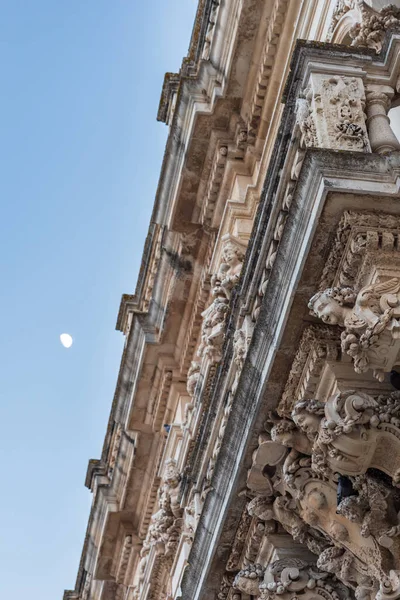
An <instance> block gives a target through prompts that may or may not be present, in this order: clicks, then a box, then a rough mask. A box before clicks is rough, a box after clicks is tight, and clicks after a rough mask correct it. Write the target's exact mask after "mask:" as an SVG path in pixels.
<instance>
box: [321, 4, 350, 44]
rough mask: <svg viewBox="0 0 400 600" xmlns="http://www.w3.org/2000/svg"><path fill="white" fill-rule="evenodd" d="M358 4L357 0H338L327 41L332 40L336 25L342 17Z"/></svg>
mask: <svg viewBox="0 0 400 600" xmlns="http://www.w3.org/2000/svg"><path fill="white" fill-rule="evenodd" d="M355 5H356V0H338V1H337V2H336V6H335V9H334V11H333V14H332V17H331V23H330V25H329V30H328V33H327V36H326V41H327V42H330V41H332V36H333V33H334V31H335V28H336V25H337V24H338V23H339V21H340V19H341V18H342V17H343V16H344V15H345V14H346V13H347V12H349V11H350V10H352V9H353V8H354V7H355Z"/></svg>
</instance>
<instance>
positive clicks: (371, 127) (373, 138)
mask: <svg viewBox="0 0 400 600" xmlns="http://www.w3.org/2000/svg"><path fill="white" fill-rule="evenodd" d="M393 94H394V91H393V89H392V88H390V87H388V86H379V85H371V86H368V87H367V127H368V134H369V141H370V144H371V149H372V152H377V153H378V154H386V153H387V152H392V151H393V150H399V149H400V144H399V142H398V140H397V138H396V136H395V135H394V133H393V131H392V128H391V127H390V119H389V117H388V116H387V113H388V111H389V108H390V102H391V99H392V97H393Z"/></svg>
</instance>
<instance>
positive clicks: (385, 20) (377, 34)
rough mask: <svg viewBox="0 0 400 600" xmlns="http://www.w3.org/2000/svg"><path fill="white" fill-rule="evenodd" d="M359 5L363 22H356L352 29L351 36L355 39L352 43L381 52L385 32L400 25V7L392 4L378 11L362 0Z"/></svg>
mask: <svg viewBox="0 0 400 600" xmlns="http://www.w3.org/2000/svg"><path fill="white" fill-rule="evenodd" d="M358 5H359V9H360V11H361V23H356V24H355V25H354V26H353V27H352V28H351V29H350V37H351V38H352V40H353V41H352V44H351V45H352V46H365V47H367V48H372V49H373V50H376V52H380V51H381V50H382V43H383V39H384V37H385V32H386V31H387V30H388V29H389V28H391V27H398V26H399V25H400V9H399V8H397V7H396V6H394V5H393V4H390V5H389V6H385V7H384V8H383V9H382V10H381V11H380V13H377V12H375V11H374V10H372V9H370V8H369V7H368V6H367V5H366V4H365V3H364V2H362V1H361V0H358Z"/></svg>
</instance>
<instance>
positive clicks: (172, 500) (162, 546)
mask: <svg viewBox="0 0 400 600" xmlns="http://www.w3.org/2000/svg"><path fill="white" fill-rule="evenodd" d="M180 480H181V477H180V474H179V472H178V470H177V466H176V461H175V460H173V459H169V460H168V461H167V462H166V465H165V471H164V476H163V483H162V485H161V486H160V488H159V491H158V506H159V509H158V511H157V512H156V513H155V514H154V515H153V516H152V517H151V522H150V527H149V529H148V532H147V536H146V540H145V543H144V546H143V549H142V553H143V557H145V556H146V554H147V553H148V550H149V549H150V547H151V546H152V545H155V546H156V547H157V549H158V551H159V552H160V553H162V554H165V555H167V556H170V555H173V553H174V552H175V550H176V546H177V543H178V540H179V534H180V531H181V527H182V524H183V519H182V509H181V507H180V504H179V499H178V498H179V492H180ZM142 553H141V554H142Z"/></svg>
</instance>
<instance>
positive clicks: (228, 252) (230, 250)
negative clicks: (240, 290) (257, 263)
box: [220, 240, 244, 298]
mask: <svg viewBox="0 0 400 600" xmlns="http://www.w3.org/2000/svg"><path fill="white" fill-rule="evenodd" d="M222 256H223V259H224V262H223V263H222V265H221V268H220V271H221V272H222V273H221V275H220V279H221V287H222V289H223V290H224V292H225V294H226V297H227V298H229V297H230V294H231V291H232V289H233V288H234V287H235V285H236V284H237V283H238V281H239V277H240V272H241V270H242V266H243V260H244V247H243V249H242V248H241V247H239V245H238V243H234V242H232V241H231V240H228V241H227V242H225V244H224V246H223V249H222Z"/></svg>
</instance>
